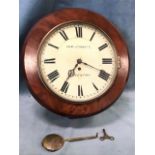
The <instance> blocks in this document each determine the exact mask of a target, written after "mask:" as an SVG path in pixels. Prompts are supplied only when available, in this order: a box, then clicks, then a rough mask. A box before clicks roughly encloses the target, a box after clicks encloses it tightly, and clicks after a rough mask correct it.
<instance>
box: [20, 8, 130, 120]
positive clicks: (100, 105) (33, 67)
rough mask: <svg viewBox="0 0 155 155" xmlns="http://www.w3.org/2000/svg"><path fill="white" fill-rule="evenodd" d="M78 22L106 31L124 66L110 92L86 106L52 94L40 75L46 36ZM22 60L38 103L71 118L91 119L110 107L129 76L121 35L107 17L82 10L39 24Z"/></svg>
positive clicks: (62, 12) (66, 11) (65, 12)
mask: <svg viewBox="0 0 155 155" xmlns="http://www.w3.org/2000/svg"><path fill="white" fill-rule="evenodd" d="M75 20H76V21H81V22H85V23H90V24H91V23H92V25H95V26H97V27H99V28H100V29H101V30H103V31H104V32H105V33H106V34H107V35H108V36H109V37H110V38H111V40H112V41H113V44H114V46H115V48H116V52H117V56H118V57H119V58H120V59H119V61H120V65H121V66H120V68H119V69H118V73H117V76H116V79H115V81H114V83H113V85H112V86H111V87H110V89H109V90H108V91H107V92H106V93H105V94H103V95H102V96H101V97H99V98H97V99H95V100H92V101H89V102H86V103H83V104H74V103H72V102H71V101H67V100H64V99H62V98H60V97H58V96H57V95H55V94H54V93H52V92H51V91H50V90H49V89H48V88H47V87H46V86H45V85H44V84H43V82H42V80H41V79H40V76H39V73H38V62H37V60H38V48H39V46H40V42H41V41H42V39H43V38H44V36H45V35H46V34H47V33H48V32H49V31H50V30H51V29H53V28H54V27H56V26H57V25H60V24H61V23H65V22H69V21H75ZM22 60H23V66H24V72H25V77H26V81H27V84H28V87H29V89H30V91H31V93H32V95H33V96H34V97H35V98H36V100H37V101H38V102H39V103H40V104H41V105H42V106H44V107H46V108H47V109H49V110H50V111H53V112H55V113H58V114H61V115H64V116H68V117H84V116H90V115H93V114H96V113H98V112H100V111H102V110H104V109H106V108H107V107H109V106H110V105H111V104H112V103H114V101H115V100H116V99H117V98H118V97H119V96H120V94H121V92H122V91H123V89H124V87H125V85H126V82H127V79H128V74H129V56H128V49H127V46H126V44H125V42H124V40H123V38H122V37H121V35H120V33H119V32H118V31H117V30H116V28H115V27H114V26H113V25H112V24H111V23H110V22H109V21H108V20H107V19H106V18H105V17H103V16H101V15H99V14H97V13H94V12H92V11H89V10H85V9H79V8H67V9H63V10H58V11H56V12H54V13H52V14H49V15H48V16H46V17H44V18H42V19H41V20H39V22H37V24H36V25H35V26H34V27H33V28H32V29H31V31H30V32H29V34H28V36H27V38H26V40H25V42H24V45H23V57H22Z"/></svg>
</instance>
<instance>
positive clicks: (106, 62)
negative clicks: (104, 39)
mask: <svg viewBox="0 0 155 155" xmlns="http://www.w3.org/2000/svg"><path fill="white" fill-rule="evenodd" d="M102 64H112V58H103V59H102Z"/></svg>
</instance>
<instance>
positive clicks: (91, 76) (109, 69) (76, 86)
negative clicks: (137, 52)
mask: <svg viewBox="0 0 155 155" xmlns="http://www.w3.org/2000/svg"><path fill="white" fill-rule="evenodd" d="M38 52H39V57H38V66H39V74H40V77H41V79H42V81H43V83H44V84H45V85H46V86H47V87H48V89H50V90H51V91H52V92H53V93H55V94H57V95H58V96H59V97H61V98H63V99H66V100H69V101H72V102H77V103H78V102H86V101H90V100H93V99H95V98H98V97H100V96H101V95H103V94H104V93H105V92H106V91H108V89H109V88H110V87H111V86H112V84H113V82H114V80H115V78H116V75H117V54H116V50H115V48H114V45H113V43H112V41H111V39H110V38H109V37H108V36H107V35H106V34H105V33H104V32H103V31H101V30H100V29H99V28H97V27H96V26H93V25H91V24H86V23H81V22H70V23H65V24H62V25H60V26H58V27H56V28H55V29H53V30H51V31H50V32H49V33H48V34H47V35H46V36H45V37H44V39H43V40H42V42H41V44H40V48H39V51H38Z"/></svg>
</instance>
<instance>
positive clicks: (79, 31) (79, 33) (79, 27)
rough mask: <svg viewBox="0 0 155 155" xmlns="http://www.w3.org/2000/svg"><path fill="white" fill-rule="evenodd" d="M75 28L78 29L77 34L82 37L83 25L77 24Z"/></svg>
mask: <svg viewBox="0 0 155 155" xmlns="http://www.w3.org/2000/svg"><path fill="white" fill-rule="evenodd" d="M75 30H76V36H77V37H78V38H82V27H81V26H75Z"/></svg>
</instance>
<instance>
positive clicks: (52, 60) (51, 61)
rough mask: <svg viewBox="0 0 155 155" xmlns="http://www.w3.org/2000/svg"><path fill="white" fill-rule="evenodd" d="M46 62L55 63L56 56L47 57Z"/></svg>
mask: <svg viewBox="0 0 155 155" xmlns="http://www.w3.org/2000/svg"><path fill="white" fill-rule="evenodd" d="M44 63H46V64H49V63H52V64H53V63H55V58H52V59H45V60H44Z"/></svg>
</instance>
